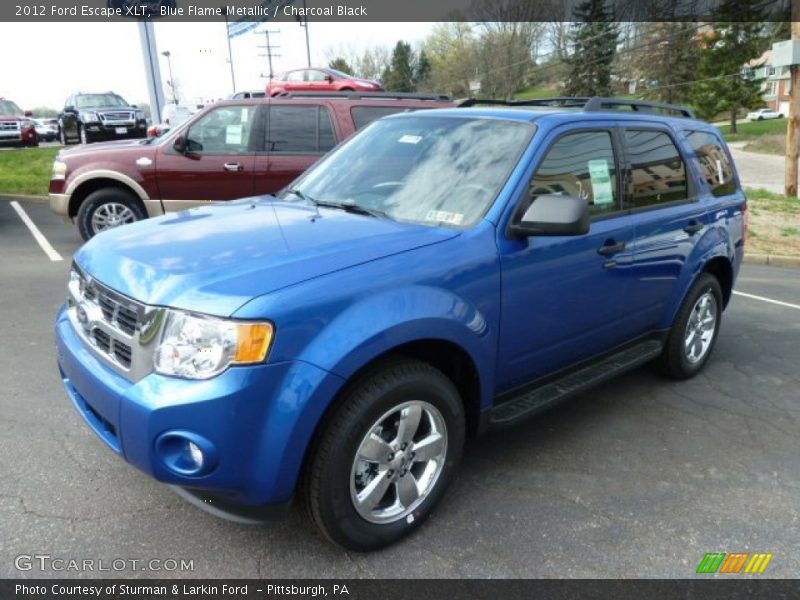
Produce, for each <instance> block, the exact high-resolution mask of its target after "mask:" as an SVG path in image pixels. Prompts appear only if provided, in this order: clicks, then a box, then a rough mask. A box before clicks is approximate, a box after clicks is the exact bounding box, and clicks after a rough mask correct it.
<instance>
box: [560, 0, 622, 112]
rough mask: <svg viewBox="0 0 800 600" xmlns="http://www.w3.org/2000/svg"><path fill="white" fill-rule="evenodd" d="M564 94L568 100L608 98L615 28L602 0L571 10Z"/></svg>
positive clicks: (611, 92) (589, 2)
mask: <svg viewBox="0 0 800 600" xmlns="http://www.w3.org/2000/svg"><path fill="white" fill-rule="evenodd" d="M573 15H574V19H575V21H576V23H575V24H574V25H573V26H572V31H571V36H570V37H571V41H572V54H570V56H569V58H568V59H567V65H568V67H569V74H568V75H567V82H566V85H565V86H564V92H565V93H566V94H568V95H571V96H610V95H612V94H613V89H612V87H611V70H612V63H613V62H614V56H615V55H616V52H617V37H618V29H617V24H616V23H615V22H614V21H613V20H612V19H613V15H611V14H609V13H608V11H607V10H606V7H605V0H586V1H585V2H583V3H582V4H580V5H578V7H577V8H576V9H575V11H574V13H573Z"/></svg>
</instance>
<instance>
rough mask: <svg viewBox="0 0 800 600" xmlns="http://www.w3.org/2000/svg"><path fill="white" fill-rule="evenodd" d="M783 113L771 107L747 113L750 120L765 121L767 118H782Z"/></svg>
mask: <svg viewBox="0 0 800 600" xmlns="http://www.w3.org/2000/svg"><path fill="white" fill-rule="evenodd" d="M782 118H783V114H782V113H779V112H778V111H777V110H773V109H771V108H759V109H758V110H754V111H753V112H749V113H747V120H748V121H765V120H767V119H782Z"/></svg>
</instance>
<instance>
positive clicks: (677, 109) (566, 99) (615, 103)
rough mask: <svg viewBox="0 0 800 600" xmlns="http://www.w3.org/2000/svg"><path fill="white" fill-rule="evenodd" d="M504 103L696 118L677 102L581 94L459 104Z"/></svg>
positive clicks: (469, 101)
mask: <svg viewBox="0 0 800 600" xmlns="http://www.w3.org/2000/svg"><path fill="white" fill-rule="evenodd" d="M480 104H483V105H502V106H542V107H548V106H551V107H558V108H582V109H583V110H584V111H585V112H603V111H610V110H617V109H618V108H621V107H626V108H627V109H628V110H630V111H632V112H646V113H650V114H659V113H660V114H667V115H672V116H677V117H684V118H686V119H694V118H695V116H694V113H693V112H692V111H691V109H688V108H686V107H685V106H678V105H677V104H662V103H659V102H650V101H648V100H634V99H630V98H604V97H600V96H594V97H592V98H587V97H580V96H555V97H552V98H536V99H533V100H493V99H486V100H482V99H480V98H469V99H467V100H464V101H463V102H461V103H460V104H459V105H458V106H459V107H462V108H465V107H469V106H476V105H480Z"/></svg>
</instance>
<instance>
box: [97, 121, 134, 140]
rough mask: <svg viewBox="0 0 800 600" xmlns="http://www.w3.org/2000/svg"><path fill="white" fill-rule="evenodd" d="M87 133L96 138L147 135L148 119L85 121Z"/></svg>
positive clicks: (111, 138)
mask: <svg viewBox="0 0 800 600" xmlns="http://www.w3.org/2000/svg"><path fill="white" fill-rule="evenodd" d="M84 128H85V129H86V133H87V134H89V135H91V136H92V137H93V138H96V139H100V138H102V139H109V140H113V139H125V138H131V137H133V138H137V137H146V136H147V121H137V122H135V123H132V122H120V123H115V122H110V123H84Z"/></svg>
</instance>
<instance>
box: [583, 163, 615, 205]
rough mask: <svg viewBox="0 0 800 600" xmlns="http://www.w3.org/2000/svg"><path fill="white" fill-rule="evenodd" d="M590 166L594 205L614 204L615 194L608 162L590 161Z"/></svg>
mask: <svg viewBox="0 0 800 600" xmlns="http://www.w3.org/2000/svg"><path fill="white" fill-rule="evenodd" d="M588 165H589V178H590V179H591V181H592V191H593V192H594V203H595V204H596V205H597V204H613V203H614V192H613V190H612V189H611V171H610V170H609V168H608V161H607V160H605V159H598V160H590V161H589V163H588Z"/></svg>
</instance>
